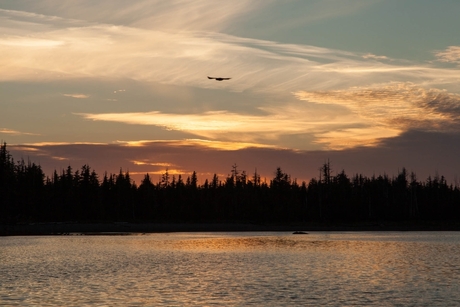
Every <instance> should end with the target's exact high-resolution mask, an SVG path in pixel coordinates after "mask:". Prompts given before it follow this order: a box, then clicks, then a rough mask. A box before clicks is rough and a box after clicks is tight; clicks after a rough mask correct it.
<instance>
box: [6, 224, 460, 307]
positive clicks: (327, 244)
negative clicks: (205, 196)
mask: <svg viewBox="0 0 460 307" xmlns="http://www.w3.org/2000/svg"><path fill="white" fill-rule="evenodd" d="M459 286H460V233H459V232H368V233H366V232H359V233H345V232H344V233H326V232H313V233H309V234H306V235H293V234H291V233H286V232H268V233H267V232H264V233H246V232H245V233H171V234H146V235H129V236H43V237H1V238H0V305H1V306H158V305H165V306H210V305H216V306H234V305H237V306H247V305H255V306H460V287H459Z"/></svg>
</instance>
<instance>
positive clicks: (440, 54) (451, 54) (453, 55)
mask: <svg viewBox="0 0 460 307" xmlns="http://www.w3.org/2000/svg"><path fill="white" fill-rule="evenodd" d="M435 55H436V57H437V58H438V60H439V61H441V62H449V63H456V64H460V46H450V47H449V48H447V49H446V50H443V51H437V52H435Z"/></svg>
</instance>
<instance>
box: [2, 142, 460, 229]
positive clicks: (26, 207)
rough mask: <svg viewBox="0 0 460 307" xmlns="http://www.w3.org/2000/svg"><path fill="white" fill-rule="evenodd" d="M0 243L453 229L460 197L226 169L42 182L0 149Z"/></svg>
mask: <svg viewBox="0 0 460 307" xmlns="http://www.w3.org/2000/svg"><path fill="white" fill-rule="evenodd" d="M0 201H1V205H0V225H1V226H0V234H3V235H9V234H59V233H69V232H82V233H85V232H86V233H92V232H120V233H121V232H157V231H158V232H164V231H243V230H244V231H248V230H254V231H263V230H309V229H311V230H460V188H459V187H458V186H457V185H455V186H453V185H452V184H451V185H448V184H447V182H446V180H445V178H444V177H443V176H435V177H433V178H431V177H428V179H426V180H425V181H418V180H417V177H416V175H415V174H414V173H410V174H409V173H408V172H407V171H406V169H405V168H403V169H402V170H401V171H400V172H399V174H398V175H397V176H394V177H392V178H390V177H389V176H387V175H379V176H373V177H366V176H363V175H359V174H356V175H354V176H353V177H348V175H347V174H345V171H341V172H338V173H337V174H335V175H333V172H332V170H331V166H330V164H329V162H327V163H324V164H323V165H322V166H321V168H320V177H319V178H318V179H316V178H313V179H311V180H310V182H308V183H306V182H302V183H298V182H297V181H296V180H292V179H291V177H290V176H289V175H288V174H286V173H284V172H283V171H282V169H281V168H279V167H278V168H277V169H276V171H275V172H274V177H273V178H272V179H271V180H270V181H269V182H261V180H260V176H259V175H258V174H257V172H255V173H254V174H252V175H251V176H248V175H247V174H246V172H245V171H239V170H238V169H237V166H236V165H234V166H233V167H232V169H231V173H230V174H229V175H228V176H227V177H226V178H224V179H223V180H220V179H219V178H218V177H217V175H214V177H213V179H212V180H211V181H208V180H206V181H205V182H204V183H203V184H202V185H199V184H198V178H197V175H196V172H193V173H192V174H191V175H190V176H189V177H187V178H186V179H185V180H184V179H183V178H182V176H180V175H179V176H178V177H177V178H176V177H175V176H170V175H169V174H168V171H167V170H166V171H165V173H164V174H163V175H162V177H161V180H160V181H159V182H157V183H153V182H152V180H151V178H150V176H149V175H148V174H146V175H145V177H144V179H143V180H142V181H141V183H140V184H139V186H138V185H136V184H135V183H134V182H133V181H132V180H131V178H130V176H129V172H123V171H122V170H120V172H119V174H107V173H105V174H104V175H103V177H102V179H100V178H99V175H98V174H96V172H95V171H94V170H92V169H91V168H90V167H89V166H88V165H84V166H82V167H81V169H79V170H76V171H74V170H73V169H72V167H71V166H68V167H67V169H66V170H64V171H62V173H61V174H58V173H57V172H56V171H54V173H53V174H52V176H51V177H48V176H45V174H44V173H43V171H42V169H41V167H40V166H39V165H36V164H35V163H32V162H27V163H25V161H24V160H20V161H18V162H15V161H14V159H13V157H12V156H11V154H10V153H9V152H8V150H7V148H6V143H4V144H3V145H2V146H1V148H0Z"/></svg>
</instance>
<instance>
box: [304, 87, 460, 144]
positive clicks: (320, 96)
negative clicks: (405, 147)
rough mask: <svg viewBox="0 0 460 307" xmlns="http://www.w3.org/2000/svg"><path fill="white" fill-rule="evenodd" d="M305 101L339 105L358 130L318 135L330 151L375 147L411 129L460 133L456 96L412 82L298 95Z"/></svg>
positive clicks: (341, 130) (459, 103)
mask: <svg viewBox="0 0 460 307" xmlns="http://www.w3.org/2000/svg"><path fill="white" fill-rule="evenodd" d="M296 96H297V97H298V98H299V99H301V100H305V101H309V102H314V103H321V104H331V105H341V106H344V107H346V108H347V109H349V110H350V111H351V112H353V114H355V115H356V121H357V123H358V122H359V123H361V124H362V127H359V128H354V129H338V130H336V131H330V132H327V133H325V134H322V135H319V136H318V138H319V140H318V142H320V143H326V144H329V147H332V148H344V147H354V146H357V145H358V146H363V145H376V144H378V142H380V141H381V140H382V139H383V138H390V137H395V136H398V135H400V134H401V133H403V132H405V131H408V130H411V129H417V130H425V131H442V132H449V131H453V130H454V131H456V132H460V112H459V111H460V95H458V94H452V93H448V92H446V91H443V90H438V89H425V88H423V87H420V86H418V85H415V84H413V83H396V82H394V83H389V84H376V85H374V86H371V87H353V88H349V89H346V90H335V91H315V92H306V91H303V92H298V93H296Z"/></svg>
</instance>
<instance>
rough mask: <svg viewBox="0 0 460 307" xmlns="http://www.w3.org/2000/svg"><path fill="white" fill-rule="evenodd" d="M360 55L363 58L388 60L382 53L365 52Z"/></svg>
mask: <svg viewBox="0 0 460 307" xmlns="http://www.w3.org/2000/svg"><path fill="white" fill-rule="evenodd" d="M362 57H363V59H374V60H388V57H386V56H384V55H375V54H372V53H367V54H365V55H363V56H362Z"/></svg>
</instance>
